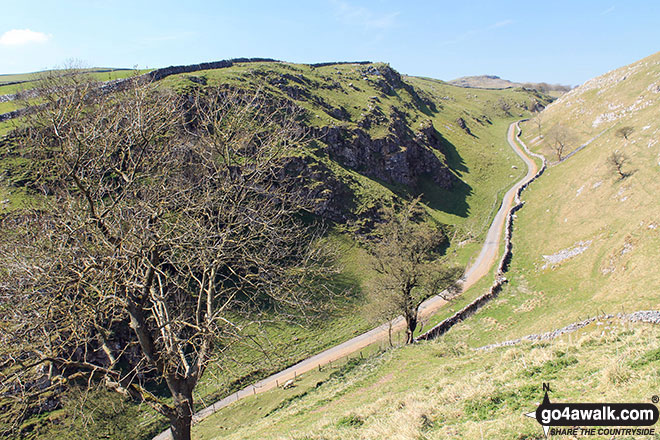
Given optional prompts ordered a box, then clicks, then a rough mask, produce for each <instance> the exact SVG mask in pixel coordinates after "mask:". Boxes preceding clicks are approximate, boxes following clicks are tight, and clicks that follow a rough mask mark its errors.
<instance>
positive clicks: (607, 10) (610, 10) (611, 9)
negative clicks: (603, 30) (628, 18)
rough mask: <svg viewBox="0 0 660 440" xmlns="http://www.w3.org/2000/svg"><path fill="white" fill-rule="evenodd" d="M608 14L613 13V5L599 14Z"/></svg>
mask: <svg viewBox="0 0 660 440" xmlns="http://www.w3.org/2000/svg"><path fill="white" fill-rule="evenodd" d="M610 12H614V5H612V6H610V7H609V8H607V9H605V10H604V11H603V12H601V13H600V15H607V14H609V13H610Z"/></svg>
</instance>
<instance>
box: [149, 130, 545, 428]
mask: <svg viewBox="0 0 660 440" xmlns="http://www.w3.org/2000/svg"><path fill="white" fill-rule="evenodd" d="M517 130H518V122H514V123H512V124H511V125H510V126H509V130H508V133H507V140H508V142H509V145H510V146H511V148H512V149H513V150H514V151H515V152H516V154H517V155H518V156H520V158H521V159H522V160H523V161H524V162H525V164H526V165H527V174H526V175H525V177H523V178H522V179H521V180H520V181H518V182H517V183H516V184H515V185H514V186H513V187H512V188H511V189H509V191H507V193H506V194H505V195H504V198H503V199H502V204H501V205H500V208H499V210H498V211H497V213H496V214H495V217H494V218H493V222H492V223H491V226H490V228H489V229H488V233H487V235H486V240H485V242H484V244H483V246H482V248H481V252H480V253H479V256H478V257H477V258H476V260H475V261H474V263H473V264H472V265H471V266H470V267H469V268H468V269H467V271H466V272H465V275H464V280H463V290H467V289H468V288H469V287H471V286H473V285H474V284H475V283H476V282H477V281H479V280H480V279H481V278H482V277H483V276H484V275H486V274H487V273H488V272H489V271H490V269H491V267H492V266H493V264H494V263H495V261H496V260H497V257H498V253H499V248H500V242H501V240H502V234H503V230H504V224H505V222H506V217H507V213H508V212H509V210H510V209H511V206H512V204H513V201H514V197H515V194H516V192H517V191H518V189H519V188H520V187H521V186H523V185H524V184H526V183H527V182H528V181H529V180H530V179H531V178H532V177H534V176H535V175H536V173H537V171H538V166H537V165H536V163H535V162H534V160H532V159H531V158H530V157H529V156H528V155H527V154H526V153H525V152H524V151H523V150H522V149H521V148H520V146H519V145H518V144H517V143H516V139H517ZM446 303H447V301H445V300H444V299H442V297H441V296H440V295H437V296H434V297H432V298H429V299H428V300H426V301H425V302H424V303H422V305H421V306H420V317H421V318H426V317H428V316H430V315H432V314H434V313H435V312H437V311H438V310H439V309H440V308H441V307H442V306H443V305H445V304H446ZM403 328H404V320H403V318H402V317H399V318H397V319H395V320H394V321H392V329H393V331H398V330H401V329H403ZM388 330H389V323H385V324H383V325H381V326H379V327H376V328H375V329H373V330H370V331H368V332H366V333H363V334H362V335H359V336H356V337H354V338H352V339H350V340H348V341H346V342H344V343H342V344H339V345H337V346H335V347H332V348H329V349H327V350H325V351H323V352H321V353H319V354H317V355H315V356H312V357H310V358H308V359H305V360H304V361H301V362H299V363H297V364H296V365H293V366H291V367H289V368H287V369H285V370H282V371H280V372H279V373H275V374H273V375H272V376H269V377H267V378H265V379H263V380H260V381H259V382H257V383H255V384H253V385H249V386H247V387H246V388H243V389H242V390H240V391H237V392H235V393H233V394H231V395H229V396H227V397H225V398H224V399H222V400H219V401H217V402H215V403H214V404H213V405H210V406H208V407H206V408H204V409H202V410H201V411H199V412H198V413H196V414H195V415H194V417H193V423H198V422H199V421H201V420H203V419H205V418H206V417H208V416H210V415H211V414H213V413H214V412H216V411H218V410H219V409H221V408H224V407H225V406H228V405H229V404H230V403H233V402H236V401H238V400H240V399H242V398H244V397H247V396H251V395H253V394H258V393H263V392H265V391H268V390H270V389H273V388H275V387H277V386H278V384H283V383H285V382H286V381H288V380H290V379H294V378H295V377H296V376H298V375H301V374H303V373H305V372H308V371H310V370H313V369H314V368H318V366H319V365H321V366H322V365H326V364H328V363H330V362H333V361H336V360H338V359H341V358H343V357H345V356H347V355H350V354H353V353H356V352H359V351H360V350H362V349H363V348H365V347H367V346H368V345H371V344H373V343H375V342H379V341H382V340H385V339H386V338H387V336H388ZM166 439H171V435H170V431H169V429H168V430H167V431H164V432H162V433H160V434H159V435H157V436H156V437H154V440H166Z"/></svg>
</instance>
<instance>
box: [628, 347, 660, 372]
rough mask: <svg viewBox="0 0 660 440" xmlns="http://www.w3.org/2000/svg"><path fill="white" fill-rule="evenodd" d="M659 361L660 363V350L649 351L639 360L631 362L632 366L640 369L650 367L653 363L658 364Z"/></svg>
mask: <svg viewBox="0 0 660 440" xmlns="http://www.w3.org/2000/svg"><path fill="white" fill-rule="evenodd" d="M658 361H660V348H656V349H655V350H650V351H647V352H646V353H644V354H643V355H642V356H640V357H639V358H637V359H634V360H632V361H630V366H631V367H635V368H638V367H643V366H644V365H648V364H650V363H651V362H658Z"/></svg>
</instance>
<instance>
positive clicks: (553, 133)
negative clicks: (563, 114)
mask: <svg viewBox="0 0 660 440" xmlns="http://www.w3.org/2000/svg"><path fill="white" fill-rule="evenodd" d="M548 137H549V138H550V141H551V142H552V147H553V149H554V150H555V154H556V155H557V160H558V161H561V160H562V158H563V157H564V151H565V150H566V147H567V146H568V145H569V144H570V143H572V142H574V141H575V135H574V133H573V130H571V129H570V128H569V127H567V126H565V125H562V124H557V125H555V126H553V127H552V128H551V129H550V130H548Z"/></svg>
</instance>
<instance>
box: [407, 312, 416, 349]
mask: <svg viewBox="0 0 660 440" xmlns="http://www.w3.org/2000/svg"><path fill="white" fill-rule="evenodd" d="M416 328H417V313H414V314H410V315H408V314H406V344H412V343H413V342H415V338H414V336H413V334H414V333H415V329H416Z"/></svg>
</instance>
